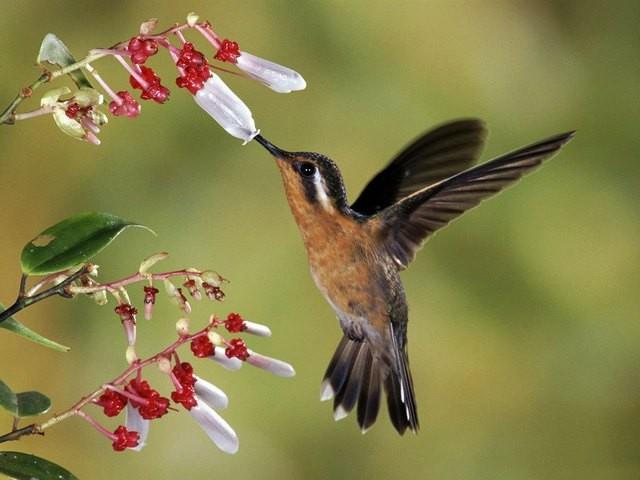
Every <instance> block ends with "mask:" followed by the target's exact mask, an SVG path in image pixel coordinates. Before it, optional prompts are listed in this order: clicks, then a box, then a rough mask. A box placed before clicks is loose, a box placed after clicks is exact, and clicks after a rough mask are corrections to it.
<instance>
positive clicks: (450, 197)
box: [380, 132, 574, 268]
mask: <svg viewBox="0 0 640 480" xmlns="http://www.w3.org/2000/svg"><path fill="white" fill-rule="evenodd" d="M573 134H574V132H568V133H563V134H560V135H556V136H554V137H551V138H548V139H546V140H543V141H541V142H538V143H534V144H532V145H529V146H527V147H523V148H521V149H519V150H516V151H514V152H511V153H508V154H506V155H503V156H501V157H498V158H496V159H494V160H491V161H489V162H487V163H484V164H482V165H478V166H477V167H474V168H471V169H469V170H466V171H464V172H462V173H459V174H458V175H456V176H454V177H451V178H449V179H447V180H444V181H442V182H440V183H437V184H436V185H433V186H431V187H428V188H425V189H423V190H421V191H419V192H416V193H415V194H413V195H411V196H409V197H407V198H405V199H404V200H402V201H401V202H399V203H397V204H396V205H394V206H392V207H390V208H388V209H387V210H385V211H383V212H381V213H380V219H381V220H382V222H381V227H380V228H381V234H382V236H383V238H382V242H383V244H384V245H385V247H386V249H387V251H388V252H389V254H390V255H391V256H392V258H394V259H395V261H396V262H397V263H398V265H399V266H400V268H406V267H407V265H408V264H409V263H410V262H411V260H413V258H414V256H415V254H416V252H417V251H418V250H419V249H420V247H421V246H422V244H423V243H424V241H425V240H426V239H427V237H429V235H431V234H432V233H434V232H435V231H436V230H438V229H440V228H442V227H444V226H445V225H447V224H448V223H449V222H451V221H452V220H454V219H455V218H457V217H459V216H460V215H462V214H463V213H464V212H466V211H467V210H469V209H471V208H473V207H475V206H476V205H478V204H479V203H480V202H481V201H483V200H484V199H486V198H488V197H490V196H492V195H494V194H496V193H498V192H499V191H500V190H502V189H503V188H505V187H508V186H509V185H511V184H513V183H515V182H516V181H517V180H519V179H520V177H522V176H523V175H524V174H526V173H528V172H530V171H532V170H533V169H535V168H536V167H538V166H539V165H540V164H541V163H542V161H543V160H546V159H548V158H550V157H552V156H553V155H554V154H555V153H556V152H557V151H558V150H559V149H560V147H562V146H563V145H564V144H565V143H567V142H568V141H569V140H570V139H571V138H572V137H573Z"/></svg>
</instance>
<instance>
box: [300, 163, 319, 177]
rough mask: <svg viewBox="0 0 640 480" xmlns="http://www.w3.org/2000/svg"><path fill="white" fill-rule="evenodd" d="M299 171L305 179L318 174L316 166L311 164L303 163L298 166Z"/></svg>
mask: <svg viewBox="0 0 640 480" xmlns="http://www.w3.org/2000/svg"><path fill="white" fill-rule="evenodd" d="M298 171H299V172H300V175H302V176H303V177H313V176H314V175H315V174H316V166H315V165H314V164H313V163H310V162H302V163H301V164H300V165H298Z"/></svg>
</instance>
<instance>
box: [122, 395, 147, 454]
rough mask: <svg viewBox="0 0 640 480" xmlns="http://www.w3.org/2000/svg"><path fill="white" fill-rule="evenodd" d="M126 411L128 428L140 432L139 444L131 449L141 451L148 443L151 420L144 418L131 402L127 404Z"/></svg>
mask: <svg viewBox="0 0 640 480" xmlns="http://www.w3.org/2000/svg"><path fill="white" fill-rule="evenodd" d="M125 412H126V419H125V426H126V428H127V430H129V431H135V432H138V445H136V446H135V447H129V449H130V450H133V451H135V452H139V451H140V450H142V448H143V447H144V446H145V445H146V443H147V436H149V423H150V420H145V419H144V418H142V415H140V412H139V411H138V410H137V409H136V408H135V407H134V406H132V405H131V404H128V405H127V409H126V411H125Z"/></svg>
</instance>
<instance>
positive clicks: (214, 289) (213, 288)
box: [202, 282, 224, 302]
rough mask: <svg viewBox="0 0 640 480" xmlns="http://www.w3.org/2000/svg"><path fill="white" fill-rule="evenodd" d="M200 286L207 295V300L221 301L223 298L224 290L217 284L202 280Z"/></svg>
mask: <svg viewBox="0 0 640 480" xmlns="http://www.w3.org/2000/svg"><path fill="white" fill-rule="evenodd" d="M202 288H204V293H205V294H206V295H207V298H208V299H209V300H218V301H219V302H221V301H222V300H224V292H223V291H222V289H221V288H220V287H219V286H217V285H211V284H210V283H208V282H202Z"/></svg>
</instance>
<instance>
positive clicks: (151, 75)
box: [129, 65, 170, 103]
mask: <svg viewBox="0 0 640 480" xmlns="http://www.w3.org/2000/svg"><path fill="white" fill-rule="evenodd" d="M140 76H141V77H142V80H144V82H146V85H143V84H142V83H141V82H139V81H138V80H137V79H136V78H135V77H134V76H133V75H131V76H130V77H129V83H130V84H131V86H132V87H133V88H138V89H140V90H142V94H141V95H140V98H142V99H143V100H153V101H154V102H156V103H164V102H166V101H167V100H168V99H169V93H170V92H169V89H168V88H167V87H165V86H163V85H162V84H161V83H160V77H159V76H157V75H156V72H154V71H153V69H152V68H149V67H145V66H144V65H142V66H141V67H140Z"/></svg>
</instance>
